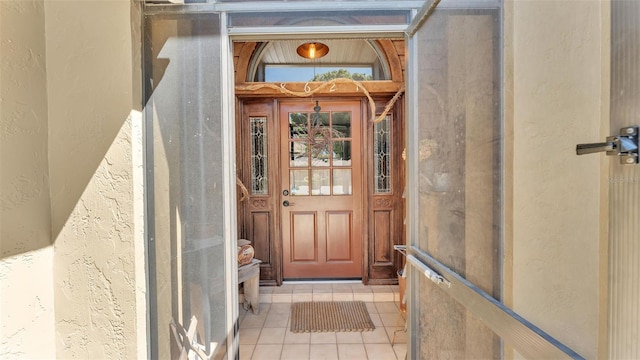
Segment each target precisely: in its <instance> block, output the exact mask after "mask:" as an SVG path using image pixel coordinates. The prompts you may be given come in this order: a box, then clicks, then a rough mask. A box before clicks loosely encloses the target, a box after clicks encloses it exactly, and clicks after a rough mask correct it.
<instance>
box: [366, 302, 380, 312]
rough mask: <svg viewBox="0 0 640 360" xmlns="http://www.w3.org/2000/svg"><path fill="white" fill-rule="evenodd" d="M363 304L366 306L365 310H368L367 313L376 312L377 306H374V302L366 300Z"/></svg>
mask: <svg viewBox="0 0 640 360" xmlns="http://www.w3.org/2000/svg"><path fill="white" fill-rule="evenodd" d="M365 305H366V306H367V310H368V311H369V314H377V313H378V308H377V307H376V304H375V303H373V302H367V303H365Z"/></svg>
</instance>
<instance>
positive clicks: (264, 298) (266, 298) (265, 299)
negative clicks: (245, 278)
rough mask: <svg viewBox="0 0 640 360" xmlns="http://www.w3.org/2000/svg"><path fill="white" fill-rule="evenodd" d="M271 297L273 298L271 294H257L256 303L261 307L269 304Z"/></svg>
mask: <svg viewBox="0 0 640 360" xmlns="http://www.w3.org/2000/svg"><path fill="white" fill-rule="evenodd" d="M271 296H273V294H259V295H258V301H259V302H260V305H262V304H270V303H271Z"/></svg>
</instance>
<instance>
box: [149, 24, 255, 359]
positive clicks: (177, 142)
mask: <svg viewBox="0 0 640 360" xmlns="http://www.w3.org/2000/svg"><path fill="white" fill-rule="evenodd" d="M144 25H145V27H144V32H145V35H144V36H143V39H144V57H145V61H144V64H145V69H144V70H145V71H144V74H145V76H146V78H145V89H144V91H145V109H144V114H145V121H146V128H147V139H148V141H147V161H148V165H147V168H148V169H149V170H151V171H150V172H147V174H148V176H149V179H148V180H149V181H148V182H147V184H151V187H150V188H149V199H148V202H149V206H148V208H147V210H148V211H149V213H150V216H149V217H148V218H149V221H150V222H149V239H153V240H152V241H149V244H148V251H149V272H150V274H149V277H150V279H149V283H150V285H149V302H150V309H151V314H150V337H149V338H150V339H151V344H150V356H149V357H150V358H153V359H169V358H172V355H173V354H172V353H171V344H172V343H175V339H173V338H172V337H171V334H170V329H169V325H170V324H171V323H172V321H174V322H175V323H176V324H177V325H178V326H181V327H184V328H188V327H189V324H190V323H191V319H192V317H195V319H196V320H197V324H198V328H197V331H196V333H197V337H195V339H196V341H197V342H198V343H199V345H194V346H200V345H201V346H202V349H203V350H204V351H205V352H206V353H212V358H214V359H220V358H222V357H227V356H228V358H229V359H232V358H235V355H234V354H226V350H227V343H228V342H231V341H232V340H233V338H232V337H233V333H234V331H233V329H234V328H233V326H234V324H233V323H234V322H235V321H233V320H229V321H228V319H230V318H231V316H229V315H228V314H234V313H235V314H237V309H235V310H234V307H233V304H230V303H229V301H227V299H228V297H230V296H232V295H229V294H228V292H232V291H237V289H235V288H231V289H228V288H227V285H226V278H227V277H230V276H231V275H230V274H228V273H227V269H233V268H234V263H235V259H233V261H234V263H231V262H229V260H230V259H229V258H228V257H226V256H225V254H226V253H227V251H226V250H225V249H226V247H229V248H230V246H231V245H230V244H225V242H226V241H231V239H230V237H229V236H227V234H226V233H225V222H224V221H225V220H224V219H225V217H227V216H235V214H226V213H225V207H224V206H223V205H221V204H224V202H225V192H226V191H228V189H225V187H224V186H221V184H224V183H225V181H224V171H223V170H222V169H224V168H225V166H224V163H225V162H226V161H228V159H226V158H225V157H224V154H223V147H222V146H221V143H222V138H221V137H222V134H224V126H223V115H222V110H223V101H222V93H221V89H224V88H225V86H223V80H222V79H221V74H222V73H224V72H223V71H221V54H223V53H224V50H223V46H222V44H221V36H220V15H219V14H215V13H209V14H197V15H194V14H192V15H170V14H163V15H147V16H145V19H144ZM256 126H259V125H257V124H256ZM255 145H257V147H256V152H259V151H261V150H258V148H259V147H261V146H262V142H261V140H259V141H257V142H256V143H255ZM261 167H262V165H259V164H256V168H261ZM261 171H262V170H259V171H258V172H261ZM236 306H237V304H236Z"/></svg>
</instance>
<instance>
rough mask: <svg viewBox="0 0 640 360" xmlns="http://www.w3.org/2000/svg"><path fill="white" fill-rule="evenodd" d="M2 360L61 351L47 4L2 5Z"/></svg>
mask: <svg viewBox="0 0 640 360" xmlns="http://www.w3.org/2000/svg"><path fill="white" fill-rule="evenodd" d="M0 56H1V58H0V59H1V60H0V210H1V213H0V358H1V359H6V360H9V359H47V358H53V357H54V354H55V341H54V339H55V335H54V334H55V331H54V317H53V306H54V302H53V284H52V282H53V276H52V274H51V269H52V266H53V248H52V247H51V213H50V203H49V185H48V170H47V162H48V160H47V93H46V70H45V61H46V56H45V34H44V3H43V1H0Z"/></svg>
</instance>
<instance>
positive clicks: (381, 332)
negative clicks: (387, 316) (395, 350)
mask: <svg viewBox="0 0 640 360" xmlns="http://www.w3.org/2000/svg"><path fill="white" fill-rule="evenodd" d="M362 341H363V342H364V343H365V344H389V342H390V340H389V337H388V336H387V332H386V330H385V329H384V327H376V328H375V330H373V331H363V332H362Z"/></svg>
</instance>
